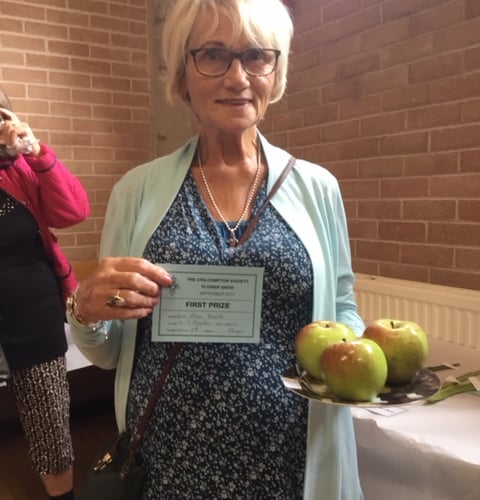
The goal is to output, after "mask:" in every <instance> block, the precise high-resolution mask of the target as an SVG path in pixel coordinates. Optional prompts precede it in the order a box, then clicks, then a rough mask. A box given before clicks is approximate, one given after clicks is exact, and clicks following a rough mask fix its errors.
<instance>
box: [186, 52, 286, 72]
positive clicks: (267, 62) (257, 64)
mask: <svg viewBox="0 0 480 500" xmlns="http://www.w3.org/2000/svg"><path fill="white" fill-rule="evenodd" d="M190 54H191V55H192V57H193V62H194V63H195V68H197V71H198V72H199V73H200V74H201V75H203V76H223V75H225V74H226V73H227V71H228V70H229V69H230V67H231V65H232V62H233V60H234V59H238V60H239V61H240V62H241V63H242V67H243V69H244V70H245V72H246V73H247V75H249V76H267V75H269V74H270V73H273V72H274V71H275V68H276V67H277V62H278V58H279V56H280V51H279V50H277V49H247V50H242V51H241V52H231V51H230V50H227V49H223V48H219V47H208V48H205V49H191V50H190Z"/></svg>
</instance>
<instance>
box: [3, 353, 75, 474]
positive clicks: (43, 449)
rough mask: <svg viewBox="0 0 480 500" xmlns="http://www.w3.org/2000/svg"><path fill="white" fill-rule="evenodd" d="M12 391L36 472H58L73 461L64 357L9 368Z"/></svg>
mask: <svg viewBox="0 0 480 500" xmlns="http://www.w3.org/2000/svg"><path fill="white" fill-rule="evenodd" d="M9 385H10V387H11V388H12V390H13V394H14V397H15V401H16V405H17V409H18V413H19V416H20V421H21V424H22V428H23V431H24V434H25V439H26V442H27V448H28V454H29V457H30V461H31V463H32V468H33V470H34V471H35V472H36V473H37V474H60V473H62V472H65V471H66V470H67V469H68V468H69V467H70V466H71V465H72V463H73V459H74V455H73V446H72V438H71V434H70V393H69V386H68V380H67V367H66V360H65V357H64V356H61V357H58V358H56V359H54V360H53V361H48V362H45V363H40V364H36V365H33V366H31V367H28V368H24V369H21V370H14V371H12V374H11V378H10V380H9Z"/></svg>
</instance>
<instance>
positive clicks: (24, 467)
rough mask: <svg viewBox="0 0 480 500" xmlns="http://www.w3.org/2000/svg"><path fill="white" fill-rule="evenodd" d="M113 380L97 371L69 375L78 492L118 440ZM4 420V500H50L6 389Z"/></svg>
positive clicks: (0, 396)
mask: <svg viewBox="0 0 480 500" xmlns="http://www.w3.org/2000/svg"><path fill="white" fill-rule="evenodd" d="M113 380H114V373H113V372H107V371H104V370H100V369H98V368H95V367H89V368H85V369H82V370H76V371H74V372H71V373H69V382H70V393H71V397H72V416H71V431H72V440H73V447H74V452H75V464H74V489H75V491H76V492H78V491H80V485H81V483H82V480H83V479H84V477H85V474H86V472H87V470H88V468H89V467H90V465H91V464H92V463H93V461H94V459H95V457H96V456H97V455H98V454H99V452H100V451H101V449H102V448H103V447H104V446H105V445H107V444H108V443H109V442H111V441H112V439H113V438H114V437H115V436H116V424H115V418H114V413H113V401H112V396H113ZM0 416H1V417H2V419H0V500H48V497H47V496H46V494H45V492H44V489H43V486H42V483H41V481H40V479H39V478H38V477H37V476H36V475H35V474H34V473H33V472H32V471H31V469H30V465H29V462H28V458H27V451H26V445H25V442H24V439H23V435H22V432H21V429H20V424H19V423H18V419H17V417H16V409H15V407H14V403H13V398H11V396H10V393H9V392H8V390H7V389H6V388H1V389H0Z"/></svg>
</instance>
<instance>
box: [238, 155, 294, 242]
mask: <svg viewBox="0 0 480 500" xmlns="http://www.w3.org/2000/svg"><path fill="white" fill-rule="evenodd" d="M294 164H295V157H294V156H291V157H290V159H289V160H288V163H287V164H286V165H285V167H284V169H283V170H282V172H281V174H280V175H279V177H278V179H277V180H276V182H275V184H274V185H273V186H272V189H271V190H270V192H269V193H268V195H267V198H266V199H265V201H264V203H263V205H262V206H261V207H260V208H259V209H258V211H257V213H256V214H255V215H254V216H253V217H252V219H251V220H250V222H249V223H248V226H247V227H246V229H245V231H244V233H243V234H242V237H241V238H240V239H239V240H238V243H237V245H241V244H242V243H245V241H247V240H248V238H249V236H250V234H251V233H252V231H253V228H254V227H255V226H256V224H257V222H258V219H260V215H262V212H263V211H264V209H265V207H266V206H267V205H268V202H269V201H270V200H271V199H272V198H273V195H274V194H275V193H276V192H277V191H278V188H279V187H280V186H281V184H282V182H283V181H284V180H285V178H286V177H287V175H288V173H289V172H290V170H291V169H292V167H293V165H294Z"/></svg>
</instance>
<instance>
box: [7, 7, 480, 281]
mask: <svg viewBox="0 0 480 500" xmlns="http://www.w3.org/2000/svg"><path fill="white" fill-rule="evenodd" d="M161 1H163V0H96V1H89V0H68V1H67V0H11V1H8V0H2V2H0V79H1V80H0V83H1V84H2V85H3V86H4V87H5V88H6V90H7V91H8V92H9V93H10V95H11V97H12V100H13V104H14V106H15V109H16V110H17V112H18V113H19V115H20V116H21V117H22V118H26V119H27V120H28V121H29V123H30V124H31V125H32V127H33V128H34V130H35V132H36V133H37V135H38V136H39V137H40V138H41V139H42V140H44V141H45V142H48V143H49V144H51V145H52V146H53V147H54V148H55V149H56V150H57V152H58V154H59V156H60V157H61V158H62V160H64V162H65V163H66V164H67V165H68V167H69V168H70V169H71V170H72V171H73V172H74V173H75V174H76V175H78V177H79V178H80V179H81V180H82V182H83V184H84V185H85V186H86V187H87V189H88V192H89V197H90V201H91V205H92V216H91V217H90V219H89V220H88V221H86V222H84V223H82V224H79V225H78V226H75V227H73V228H71V229H68V230H65V231H62V232H60V234H59V235H60V241H61V243H62V246H63V248H64V249H65V250H66V253H67V254H68V255H69V256H70V258H73V259H83V260H87V259H91V258H95V257H96V255H97V247H98V240H99V235H100V231H101V228H102V223H103V215H104V211H105V205H106V201H107V198H108V194H109V192H110V188H111V186H112V184H113V183H114V182H115V181H116V180H117V179H118V178H119V176H121V175H122V174H123V173H124V172H125V171H126V170H128V169H129V168H131V167H132V166H134V165H136V164H139V163H141V162H143V161H146V160H148V159H149V158H150V157H151V156H152V155H153V149H154V148H153V145H152V136H153V134H152V132H151V130H150V129H151V121H152V116H154V117H155V116H163V117H164V122H167V123H174V121H171V120H174V119H175V113H174V111H172V109H170V108H168V109H166V108H165V107H164V105H163V104H161V103H162V101H161V100H158V101H155V99H153V97H154V96H151V91H150V89H151V88H153V89H156V88H157V85H158V82H157V79H158V78H157V77H158V75H157V74H155V73H154V74H153V75H151V74H150V66H151V64H149V60H148V50H147V47H148V40H149V39H150V40H153V42H154V44H156V43H158V36H156V35H158V33H157V34H156V33H155V29H156V26H160V25H161V23H159V22H158V19H155V16H156V14H154V15H153V16H150V17H151V18H148V15H147V10H148V9H147V5H148V4H151V5H154V6H157V7H158V5H159V3H161ZM288 3H289V4H293V5H294V6H295V25H296V37H295V41H294V46H293V55H292V58H291V72H290V78H289V85H288V96H287V97H286V98H285V99H284V101H283V102H281V103H278V104H277V105H275V106H273V107H272V108H271V109H270V112H269V115H268V117H267V118H266V119H265V120H264V122H263V123H262V131H263V132H264V133H266V134H267V135H268V136H269V138H270V139H271V140H272V142H275V143H277V144H279V145H280V146H283V147H285V148H287V149H289V150H290V151H292V152H293V153H294V154H296V155H297V156H300V157H305V158H307V159H309V160H312V161H314V162H317V163H321V164H323V165H325V166H326V167H327V168H329V169H330V170H331V171H332V172H333V173H334V174H335V175H336V176H337V177H338V179H339V180H340V183H341V187H342V192H343V195H344V198H345V204H346V208H347V213H348V219H349V226H350V233H351V243H352V252H353V261H354V267H355V270H356V271H358V272H366V273H372V274H379V275H384V276H392V277H400V278H406V279H413V280H417V281H425V282H432V283H441V284H446V285H452V286H460V287H465V288H472V289H477V290H478V289H480V279H479V278H480V2H479V1H478V0H289V2H288ZM153 11H154V12H155V9H153ZM158 11H159V10H158V9H157V13H158ZM147 18H148V21H147ZM149 29H152V34H151V35H150V38H149V36H148V35H147V32H148V31H149ZM156 52H157V51H154V52H153V53H154V54H155V53H156ZM152 64H153V66H155V64H156V62H155V61H154V63H152ZM155 102H159V103H160V104H158V106H159V109H156V108H155V106H156V104H155ZM160 106H163V107H161V108H160ZM151 107H153V112H152V110H151V109H150V108H151ZM153 121H154V122H155V120H153ZM153 132H155V133H156V131H153Z"/></svg>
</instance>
